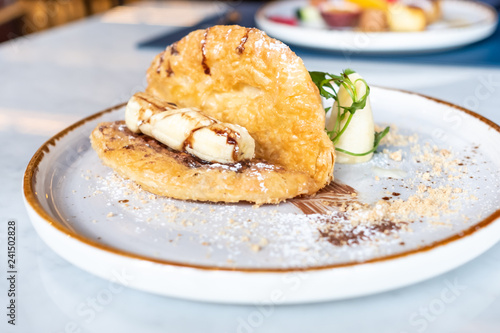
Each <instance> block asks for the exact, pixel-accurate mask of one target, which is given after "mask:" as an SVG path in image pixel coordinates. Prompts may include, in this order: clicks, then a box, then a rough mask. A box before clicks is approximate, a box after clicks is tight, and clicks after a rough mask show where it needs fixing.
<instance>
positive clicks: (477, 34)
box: [255, 0, 498, 53]
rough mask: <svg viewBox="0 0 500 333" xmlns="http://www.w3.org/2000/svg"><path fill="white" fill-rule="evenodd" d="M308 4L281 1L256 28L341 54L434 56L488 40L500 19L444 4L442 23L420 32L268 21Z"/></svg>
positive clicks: (464, 5) (465, 5)
mask: <svg viewBox="0 0 500 333" xmlns="http://www.w3.org/2000/svg"><path fill="white" fill-rule="evenodd" d="M307 3H308V2H307V1H304V0H300V1H278V2H273V3H270V4H268V5H266V6H264V7H262V8H261V9H260V10H259V11H258V12H257V14H256V17H255V20H256V23H257V26H258V27H259V28H260V29H262V30H264V31H266V32H267V33H268V34H269V35H270V36H272V37H275V38H278V39H280V40H282V41H283V42H285V43H289V44H294V45H299V46H304V47H311V48H320V49H327V50H333V51H341V52H349V53H353V52H358V53H369V52H374V53H377V52H398V53H399V52H432V51H442V50H447V49H452V48H457V47H461V46H465V45H468V44H471V43H474V42H477V41H480V40H483V39H485V38H487V37H489V36H490V35H491V34H493V32H494V31H495V29H496V26H497V22H498V15H497V13H496V11H495V9H493V8H492V7H490V6H488V5H485V4H481V3H478V2H471V1H457V0H443V1H442V3H441V6H442V15H443V17H442V18H441V20H439V21H437V22H436V23H433V24H431V25H429V26H428V27H427V30H425V31H421V32H362V31H356V30H354V29H345V28H344V29H324V28H311V27H304V26H291V25H287V24H283V23H278V22H275V21H273V20H270V19H269V17H272V16H281V17H294V16H295V13H296V11H297V9H298V8H300V7H303V6H305V5H306V4H307Z"/></svg>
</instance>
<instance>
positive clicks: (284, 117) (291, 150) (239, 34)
mask: <svg viewBox="0 0 500 333" xmlns="http://www.w3.org/2000/svg"><path fill="white" fill-rule="evenodd" d="M148 83H149V85H148V87H147V89H146V93H145V94H138V95H136V96H134V97H135V98H137V97H139V99H142V100H140V101H137V100H136V101H135V104H133V105H132V106H133V107H134V108H135V109H134V110H135V111H134V112H133V113H134V114H137V115H141V114H146V113H147V114H149V113H151V115H153V114H155V113H156V114H160V113H161V112H162V110H163V109H161V107H162V105H174V106H175V107H174V108H179V109H181V108H182V109H189V112H200V114H203V117H205V116H206V117H210V119H212V120H211V121H214V122H220V123H221V124H225V125H224V126H226V127H230V128H233V129H235V130H237V131H239V132H240V134H242V133H243V132H242V129H241V128H240V127H243V128H244V130H245V131H248V134H249V135H250V136H251V138H250V139H252V140H253V141H254V148H255V157H254V158H253V159H251V160H244V161H239V162H237V163H227V164H223V163H214V162H212V163H210V162H207V160H205V161H204V160H202V159H200V158H197V157H195V156H193V155H191V154H188V153H186V152H188V151H189V150H184V151H177V150H174V149H177V148H174V149H172V148H173V147H167V146H166V145H164V144H162V143H160V142H159V141H157V140H155V139H154V138H152V137H149V136H147V135H143V134H137V133H138V131H135V130H134V132H135V133H132V131H130V130H129V129H128V128H127V126H126V125H125V124H124V123H123V122H116V123H103V124H99V125H98V127H97V128H96V129H95V130H94V131H93V132H92V135H91V142H92V147H93V148H94V149H95V150H96V151H97V153H98V155H99V157H100V158H101V159H102V160H103V162H104V164H106V165H108V166H110V167H111V168H113V169H114V170H115V171H116V172H118V173H119V174H121V175H122V176H124V177H126V178H130V179H133V180H134V181H135V182H137V183H138V184H139V185H141V186H142V187H143V188H145V189H146V190H148V191H150V192H152V193H155V194H159V195H165V196H168V197H172V198H176V199H185V200H200V201H214V202H220V201H222V202H238V201H249V202H255V203H257V204H263V203H278V202H280V201H283V200H286V199H289V198H293V197H295V196H298V195H303V194H305V195H307V194H314V193H315V192H317V191H318V190H319V189H321V188H323V187H324V186H325V185H326V184H328V183H329V182H330V181H331V179H332V178H333V165H334V159H335V150H334V147H333V144H332V142H331V141H330V139H329V138H328V136H327V134H326V132H325V130H324V127H325V112H324V109H323V107H322V103H321V98H320V95H319V93H318V89H317V88H316V86H315V84H314V83H313V82H312V80H311V77H310V75H309V72H308V71H307V70H306V68H305V67H304V64H303V62H302V60H301V59H300V58H299V57H297V56H296V55H295V54H294V53H293V52H292V51H291V50H290V49H289V48H288V47H287V46H286V45H285V44H283V43H281V42H279V41H277V40H275V39H272V38H269V37H268V36H267V35H266V34H265V33H263V32H261V31H259V30H257V29H247V28H242V27H239V26H215V27H212V28H209V29H206V30H198V31H194V32H192V33H190V34H189V35H188V36H186V37H185V38H183V39H182V40H180V41H179V42H177V43H175V44H173V45H171V46H169V47H167V49H166V50H165V51H164V52H162V53H160V54H159V55H158V56H157V57H156V58H155V60H154V61H153V64H152V66H151V67H150V68H149V70H148ZM148 103H149V104H150V105H148ZM171 108H172V106H169V107H166V108H165V110H167V109H171ZM160 109H161V110H160ZM195 110H197V111H195ZM179 112H181V110H178V111H176V114H177V113H179ZM182 112H184V111H182ZM167 113H168V112H167ZM168 114H170V113H168ZM153 117H157V116H152V118H151V119H153ZM134 119H135V118H134ZM163 119H164V118H161V119H160V120H161V121H163ZM134 121H135V120H134ZM148 121H149V120H148ZM127 124H129V122H127ZM132 124H134V123H132ZM141 124H142V125H141ZM137 125H138V126H139V127H141V126H143V125H144V124H143V123H142V120H141V121H139V123H137ZM147 125H148V126H149V125H150V124H147ZM151 126H153V125H151ZM154 126H155V127H154V128H157V129H161V130H166V129H165V128H160V127H161V126H160V125H159V124H157V123H155V124H154ZM238 126H240V127H238ZM133 127H134V126H133ZM187 127H189V128H192V130H193V131H196V130H198V127H197V126H194V125H193V126H187ZM187 127H186V128H187ZM200 128H201V127H200ZM146 132H148V131H147V130H146ZM146 132H143V133H146ZM226 132H227V131H224V133H226ZM224 133H222V135H223V134H224ZM187 134H189V133H187ZM191 134H192V133H191ZM181 136H182V135H181ZM190 136H191V135H190V134H189V135H188V136H187V137H188V138H189V137H190ZM182 137H184V136H182ZM167 141H168V140H167ZM167 141H165V142H167ZM188 141H189V140H188ZM253 141H252V142H253ZM167 144H168V143H167ZM227 144H229V141H228V142H227ZM231 144H232V143H231ZM180 146H182V147H186V149H187V148H189V147H188V145H186V144H181V145H180ZM251 155H253V151H252V154H251Z"/></svg>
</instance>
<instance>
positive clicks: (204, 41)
mask: <svg viewBox="0 0 500 333" xmlns="http://www.w3.org/2000/svg"><path fill="white" fill-rule="evenodd" d="M209 29H210V28H208V29H206V30H205V35H204V37H203V39H202V41H201V56H202V57H203V58H202V60H201V66H202V67H203V71H204V72H205V74H207V75H211V74H210V67H208V65H207V53H206V52H207V51H206V45H207V36H208V31H209Z"/></svg>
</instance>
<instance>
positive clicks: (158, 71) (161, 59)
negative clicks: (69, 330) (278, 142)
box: [156, 51, 165, 74]
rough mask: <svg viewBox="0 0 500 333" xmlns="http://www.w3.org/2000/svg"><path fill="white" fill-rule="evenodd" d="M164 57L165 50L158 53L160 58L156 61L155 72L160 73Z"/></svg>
mask: <svg viewBox="0 0 500 333" xmlns="http://www.w3.org/2000/svg"><path fill="white" fill-rule="evenodd" d="M164 57H165V51H163V52H162V53H160V60H159V61H158V67H157V68H156V73H158V74H160V72H161V65H162V64H163V59H164Z"/></svg>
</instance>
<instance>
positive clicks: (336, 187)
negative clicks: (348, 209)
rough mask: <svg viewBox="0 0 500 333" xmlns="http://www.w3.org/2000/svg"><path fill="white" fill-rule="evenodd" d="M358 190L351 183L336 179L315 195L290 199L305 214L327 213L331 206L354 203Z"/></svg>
mask: <svg viewBox="0 0 500 333" xmlns="http://www.w3.org/2000/svg"><path fill="white" fill-rule="evenodd" d="M356 195H357V192H356V190H355V189H354V188H352V187H351V186H349V185H346V184H342V183H340V182H337V181H334V182H331V183H330V184H328V185H326V186H325V187H324V188H323V189H321V190H320V191H318V193H316V195H315V196H312V197H303V198H296V199H292V200H290V202H291V203H292V204H293V205H294V206H295V207H297V208H298V209H300V210H301V211H302V212H303V213H304V214H306V215H310V214H327V213H328V212H331V211H332V210H331V208H330V207H340V206H342V204H344V203H346V204H349V203H354V202H357V200H356Z"/></svg>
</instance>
